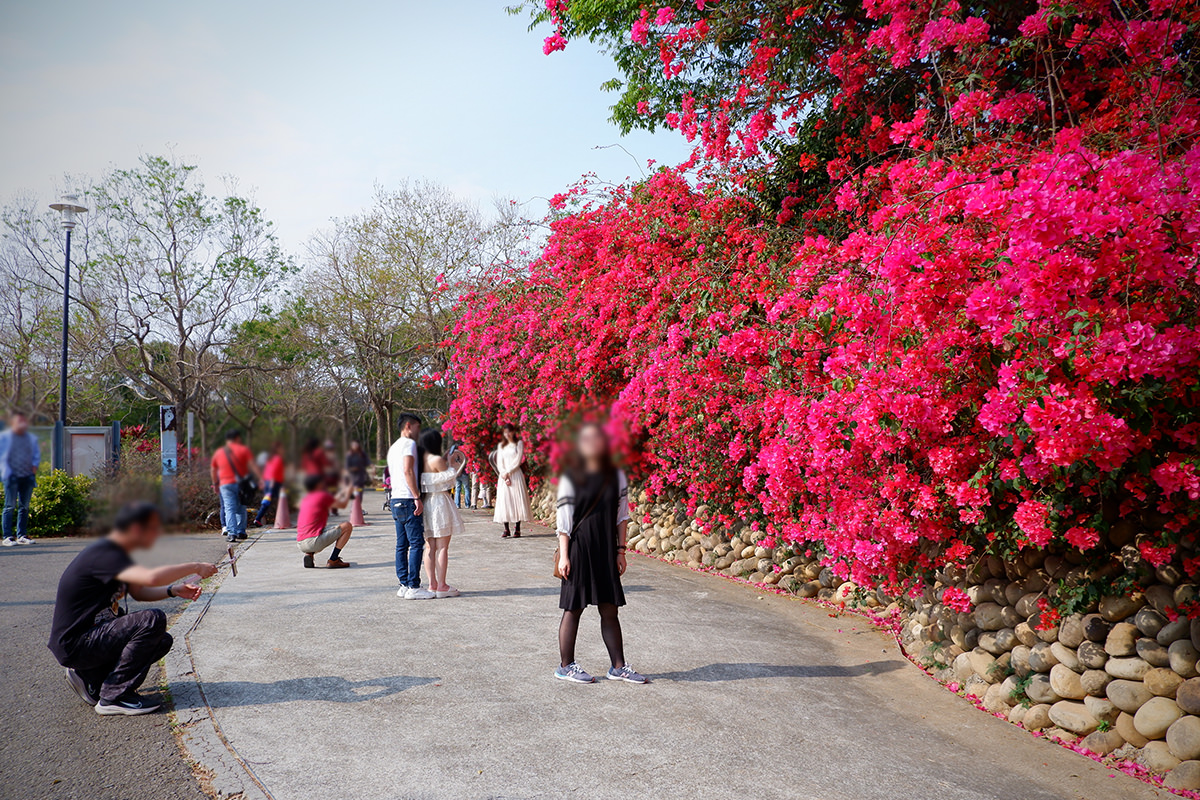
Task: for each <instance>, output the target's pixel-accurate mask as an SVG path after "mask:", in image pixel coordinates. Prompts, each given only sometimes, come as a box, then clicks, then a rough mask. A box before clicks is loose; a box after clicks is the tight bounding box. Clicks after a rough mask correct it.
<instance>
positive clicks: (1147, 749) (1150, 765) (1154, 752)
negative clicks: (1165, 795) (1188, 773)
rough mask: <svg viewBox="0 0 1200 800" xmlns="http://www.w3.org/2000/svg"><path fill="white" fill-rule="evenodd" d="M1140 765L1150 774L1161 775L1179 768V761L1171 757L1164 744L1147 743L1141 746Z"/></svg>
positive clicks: (1169, 749)
mask: <svg viewBox="0 0 1200 800" xmlns="http://www.w3.org/2000/svg"><path fill="white" fill-rule="evenodd" d="M1142 764H1143V766H1145V767H1146V769H1148V770H1150V771H1151V772H1153V773H1155V774H1157V775H1161V774H1163V773H1164V772H1170V771H1171V770H1173V769H1175V767H1177V766H1179V759H1178V758H1176V757H1175V756H1173V755H1171V748H1169V747H1167V743H1166V742H1147V743H1146V744H1144V745H1142Z"/></svg>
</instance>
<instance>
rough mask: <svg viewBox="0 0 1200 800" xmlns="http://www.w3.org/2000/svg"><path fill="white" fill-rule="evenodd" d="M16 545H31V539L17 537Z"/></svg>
mask: <svg viewBox="0 0 1200 800" xmlns="http://www.w3.org/2000/svg"><path fill="white" fill-rule="evenodd" d="M17 544H33V539H30V538H29V537H28V536H18V537H17Z"/></svg>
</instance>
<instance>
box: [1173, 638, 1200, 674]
mask: <svg viewBox="0 0 1200 800" xmlns="http://www.w3.org/2000/svg"><path fill="white" fill-rule="evenodd" d="M1167 658H1168V659H1169V660H1170V662H1171V670H1172V671H1173V672H1177V673H1179V675H1180V677H1183V678H1194V677H1196V674H1197V672H1196V661H1197V660H1198V659H1200V652H1198V651H1197V650H1196V646H1195V645H1194V644H1192V642H1191V640H1190V639H1180V640H1179V641H1178V642H1171V646H1170V647H1168V648H1167Z"/></svg>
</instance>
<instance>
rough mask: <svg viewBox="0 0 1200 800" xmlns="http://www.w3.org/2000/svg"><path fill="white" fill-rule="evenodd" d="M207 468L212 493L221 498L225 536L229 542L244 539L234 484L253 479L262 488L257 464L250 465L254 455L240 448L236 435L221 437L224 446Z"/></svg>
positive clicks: (243, 511) (241, 509)
mask: <svg viewBox="0 0 1200 800" xmlns="http://www.w3.org/2000/svg"><path fill="white" fill-rule="evenodd" d="M210 467H211V468H210V472H211V474H212V485H213V491H215V492H217V494H219V495H220V497H221V517H222V521H223V522H224V523H225V535H226V536H227V537H228V538H229V541H231V542H236V541H237V540H239V539H245V538H246V505H245V504H244V503H243V502H242V501H241V498H240V497H238V481H239V480H240V479H242V478H244V477H246V476H247V475H253V476H254V477H255V478H257V479H258V482H259V484H262V474H261V473H260V472H259V471H258V464H255V463H254V454H253V453H251V452H250V448H249V447H246V445H244V444H242V434H241V432H240V431H236V430H234V431H229V432H227V433H226V434H225V446H224V447H222V448H221V449H220V450H218V451H217V452H215V453H213V457H212V464H211V465H210Z"/></svg>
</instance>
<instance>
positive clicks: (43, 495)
mask: <svg viewBox="0 0 1200 800" xmlns="http://www.w3.org/2000/svg"><path fill="white" fill-rule="evenodd" d="M92 483H93V481H92V479H91V478H89V477H88V476H86V475H76V476H74V477H72V476H70V475H68V474H67V473H66V472H64V471H63V470H60V469H56V470H53V471H52V472H50V473H49V474H42V475H39V476H38V482H37V486H35V487H34V489H33V496H32V497H31V498H30V500H29V535H30V536H62V535H64V534H70V533H78V532H79V531H80V530H81V529H82V528H84V527H85V526H86V525H87V523H88V518H89V516H90V514H91V510H92V500H91V492H92Z"/></svg>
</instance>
